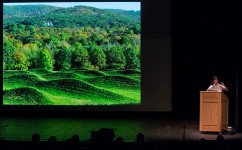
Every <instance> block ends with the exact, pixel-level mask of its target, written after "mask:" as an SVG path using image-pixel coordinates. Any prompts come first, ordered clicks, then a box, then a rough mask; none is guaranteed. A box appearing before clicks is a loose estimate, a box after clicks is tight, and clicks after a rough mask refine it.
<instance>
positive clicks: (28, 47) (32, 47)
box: [21, 43, 40, 68]
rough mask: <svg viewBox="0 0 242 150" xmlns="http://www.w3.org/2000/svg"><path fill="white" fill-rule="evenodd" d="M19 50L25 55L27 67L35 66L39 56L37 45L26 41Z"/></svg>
mask: <svg viewBox="0 0 242 150" xmlns="http://www.w3.org/2000/svg"><path fill="white" fill-rule="evenodd" d="M21 51H22V52H23V53H24V55H25V56H26V57H27V59H28V62H29V64H30V66H29V68H37V64H38V57H39V52H40V50H39V47H38V46H37V45H36V44H33V43H28V44H25V45H24V46H23V48H22V49H21Z"/></svg>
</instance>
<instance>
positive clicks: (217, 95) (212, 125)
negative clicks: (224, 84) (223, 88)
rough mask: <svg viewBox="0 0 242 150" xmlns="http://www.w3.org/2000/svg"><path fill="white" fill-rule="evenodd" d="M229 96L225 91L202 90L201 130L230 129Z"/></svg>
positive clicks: (219, 130) (217, 130) (216, 130)
mask: <svg viewBox="0 0 242 150" xmlns="http://www.w3.org/2000/svg"><path fill="white" fill-rule="evenodd" d="M228 106H229V98H228V96H227V95H226V94H225V93H223V92H215V91H200V119H199V131H200V132H222V131H224V130H228V109H229V107H228Z"/></svg>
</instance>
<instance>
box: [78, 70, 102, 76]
mask: <svg viewBox="0 0 242 150" xmlns="http://www.w3.org/2000/svg"><path fill="white" fill-rule="evenodd" d="M76 73H79V74H82V75H85V76H92V77H95V76H105V75H106V74H105V73H104V72H102V71H95V70H81V71H80V70H79V71H76Z"/></svg>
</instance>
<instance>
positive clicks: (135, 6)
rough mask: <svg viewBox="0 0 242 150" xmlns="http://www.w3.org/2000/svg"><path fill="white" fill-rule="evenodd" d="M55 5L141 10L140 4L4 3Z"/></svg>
mask: <svg viewBox="0 0 242 150" xmlns="http://www.w3.org/2000/svg"><path fill="white" fill-rule="evenodd" d="M47 4H48V5H53V6H59V7H72V6H77V5H84V6H92V7H96V8H101V9H110V8H111V9H123V10H140V8H141V3H140V2H67V3H65V2H63V3H59V2H49V3H47V2H46V3H36V2H35V3H4V4H3V5H47Z"/></svg>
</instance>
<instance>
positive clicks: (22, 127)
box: [0, 117, 242, 142]
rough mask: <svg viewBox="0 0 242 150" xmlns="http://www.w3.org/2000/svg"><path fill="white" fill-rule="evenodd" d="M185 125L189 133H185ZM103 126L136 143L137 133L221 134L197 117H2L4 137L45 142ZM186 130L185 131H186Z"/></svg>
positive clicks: (194, 137) (168, 136)
mask: <svg viewBox="0 0 242 150" xmlns="http://www.w3.org/2000/svg"><path fill="white" fill-rule="evenodd" d="M184 126H185V132H184ZM100 128H110V129H113V130H114V133H115V135H116V137H118V136H121V137H123V139H124V141H125V142H133V141H134V140H135V137H136V134H137V133H139V132H141V133H143V134H144V135H145V141H150V142H156V141H162V140H182V139H183V137H184V138H185V139H186V140H190V141H198V140H199V139H201V138H205V139H207V140H215V139H216V137H217V135H218V134H219V133H200V132H199V120H197V119H168V118H165V119H162V118H161V119H157V118H150V119H141V118H137V119H134V118H129V119H114V118H112V119H111V118H106V119H105V118H104V119H101V118H91V119H90V118H58V117H57V118H43V117H42V118H31V117H1V118H0V140H19V141H28V140H31V136H32V134H33V133H39V134H40V136H41V140H42V141H45V140H47V139H48V138H49V137H50V136H52V135H54V136H56V137H57V140H58V141H65V140H66V139H67V138H69V137H71V136H72V135H74V134H77V135H79V137H80V141H88V140H89V139H90V135H91V134H90V133H91V131H96V130H99V129H100ZM184 133H185V134H184ZM223 135H224V138H225V140H242V133H236V132H235V133H234V134H229V133H227V132H224V133H223Z"/></svg>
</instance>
